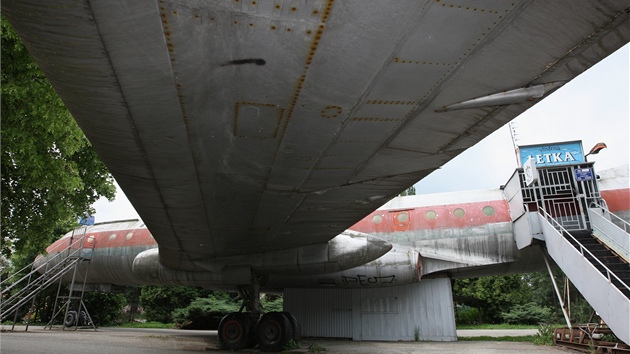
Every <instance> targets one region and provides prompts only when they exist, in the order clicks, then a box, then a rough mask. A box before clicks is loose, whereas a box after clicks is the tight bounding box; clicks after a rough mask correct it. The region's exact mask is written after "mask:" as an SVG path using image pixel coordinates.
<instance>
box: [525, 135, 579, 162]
mask: <svg viewBox="0 0 630 354" xmlns="http://www.w3.org/2000/svg"><path fill="white" fill-rule="evenodd" d="M518 152H519V159H520V161H521V167H523V166H525V162H526V161H527V159H529V158H532V159H533V160H534V163H535V164H536V166H537V167H542V166H558V165H572V164H577V163H583V162H585V161H584V151H583V150H582V142H581V141H567V142H564V143H551V144H539V145H525V146H519V147H518Z"/></svg>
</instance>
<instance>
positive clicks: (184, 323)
mask: <svg viewBox="0 0 630 354" xmlns="http://www.w3.org/2000/svg"><path fill="white" fill-rule="evenodd" d="M282 300H283V299H282V296H281V295H275V294H263V295H262V296H261V299H260V305H261V308H262V310H263V312H264V313H266V312H280V311H282V303H283V301H282ZM241 302H242V300H241V299H240V298H239V297H237V296H235V295H234V294H230V293H225V292H221V291H213V292H212V294H210V295H208V296H207V297H204V298H197V299H195V300H194V301H192V302H191V303H190V305H188V306H186V307H182V308H178V309H176V310H175V311H173V313H172V318H173V320H174V321H175V325H176V326H177V327H178V328H185V329H217V328H218V326H219V322H220V321H221V319H222V318H223V316H225V315H227V314H229V313H232V312H238V310H239V309H240V307H241Z"/></svg>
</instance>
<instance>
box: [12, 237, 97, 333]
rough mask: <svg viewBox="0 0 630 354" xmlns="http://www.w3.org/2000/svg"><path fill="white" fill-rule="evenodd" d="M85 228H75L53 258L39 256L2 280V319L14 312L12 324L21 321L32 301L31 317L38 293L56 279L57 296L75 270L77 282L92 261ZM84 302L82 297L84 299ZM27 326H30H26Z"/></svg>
mask: <svg viewBox="0 0 630 354" xmlns="http://www.w3.org/2000/svg"><path fill="white" fill-rule="evenodd" d="M85 231H86V228H85V227H82V228H80V229H77V230H75V231H73V235H72V236H71V237H70V240H69V242H68V243H67V244H64V245H65V247H63V246H62V247H60V248H59V249H58V250H51V253H52V252H57V254H56V255H55V256H53V257H50V258H48V259H46V260H42V259H36V260H35V261H34V262H33V263H31V264H29V265H27V266H26V267H24V268H22V269H20V270H19V271H17V272H15V273H14V274H12V275H10V276H9V277H7V279H4V280H3V281H2V282H0V292H1V294H0V299H1V302H0V321H4V320H6V319H7V318H9V316H11V315H14V318H13V323H14V326H15V323H16V322H17V321H18V315H19V314H20V313H21V312H20V309H21V308H22V307H23V306H25V305H27V304H28V303H29V302H30V309H29V311H28V315H29V316H27V317H28V320H30V314H31V313H30V312H31V311H32V309H33V305H34V304H35V300H36V298H37V295H38V294H40V293H41V292H42V291H43V290H45V289H47V288H48V287H49V286H51V285H53V284H54V283H55V282H59V288H58V291H57V296H58V297H59V289H60V288H61V282H62V278H63V277H64V275H66V274H69V273H71V272H72V274H73V276H72V285H71V286H73V285H74V282H75V276H76V273H77V272H76V271H77V268H78V267H79V265H80V264H81V263H82V262H86V261H87V262H89V260H90V259H91V253H92V248H91V247H85V240H86V235H85ZM81 302H82V299H81ZM27 329H28V325H27Z"/></svg>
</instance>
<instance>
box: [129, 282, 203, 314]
mask: <svg viewBox="0 0 630 354" xmlns="http://www.w3.org/2000/svg"><path fill="white" fill-rule="evenodd" d="M208 294H209V291H208V290H204V289H202V288H196V287H190V286H144V287H142V291H141V293H140V304H141V305H142V307H143V308H144V316H145V318H146V320H147V321H157V322H162V323H172V322H173V317H172V313H173V311H175V309H178V308H184V307H187V306H188V305H189V304H190V303H191V302H192V301H193V300H194V299H196V298H198V297H205V296H206V295H208Z"/></svg>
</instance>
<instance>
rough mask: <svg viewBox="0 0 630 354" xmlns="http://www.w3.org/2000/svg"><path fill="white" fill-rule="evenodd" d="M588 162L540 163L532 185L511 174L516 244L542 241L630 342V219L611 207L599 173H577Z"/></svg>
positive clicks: (508, 192)
mask: <svg viewBox="0 0 630 354" xmlns="http://www.w3.org/2000/svg"><path fill="white" fill-rule="evenodd" d="M585 168H590V169H592V164H588V165H582V166H579V165H578V166H565V167H556V168H549V169H540V170H539V171H538V172H539V173H540V180H539V181H538V182H536V183H533V184H529V185H527V184H526V183H525V178H524V176H523V172H522V171H521V172H520V176H519V175H518V174H517V175H515V176H513V178H512V179H511V180H510V181H509V182H508V185H507V187H506V196H507V197H508V198H509V199H508V200H509V202H510V208H514V212H513V213H514V215H513V216H512V220H513V223H514V229H515V237H516V239H517V246H518V247H519V248H524V247H528V246H531V245H534V244H536V243H537V241H536V240H540V241H543V242H542V243H540V244H541V245H542V246H543V248H544V250H545V254H546V255H548V256H550V257H551V258H552V259H553V261H554V262H555V263H556V264H557V265H558V266H559V267H560V269H562V271H563V272H564V273H565V275H566V276H567V277H568V278H569V280H571V282H572V283H573V285H574V286H575V287H576V288H577V289H578V291H580V293H581V294H582V295H583V296H584V298H585V299H586V300H587V301H588V302H589V304H590V305H591V306H592V307H593V309H594V310H595V311H596V312H597V313H598V314H599V316H600V317H601V318H602V319H603V320H604V321H605V323H606V325H608V327H609V328H610V329H611V330H612V331H613V333H614V334H615V335H616V336H617V338H619V339H620V340H621V341H623V342H625V343H626V344H630V257H629V249H630V247H629V246H630V233H629V232H630V224H628V222H627V221H625V220H622V219H620V218H618V217H617V216H615V215H614V214H612V213H610V212H609V211H608V209H607V208H606V206H605V201H604V200H603V199H601V197H600V194H599V190H598V186H597V183H596V180H595V179H593V180H586V181H583V180H577V179H576V178H573V176H574V175H576V174H575V173H574V172H575V170H576V169H580V170H583V169H585ZM593 175H594V173H593ZM517 204H520V206H521V209H520V210H518V208H517V207H516V206H517ZM511 212H512V211H511ZM559 299H560V296H559ZM560 301H561V304H562V300H561V299H560ZM565 318H566V319H567V322H568V327H569V329H571V327H572V325H571V324H570V320H569V318H568V316H567V314H566V313H565Z"/></svg>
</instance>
